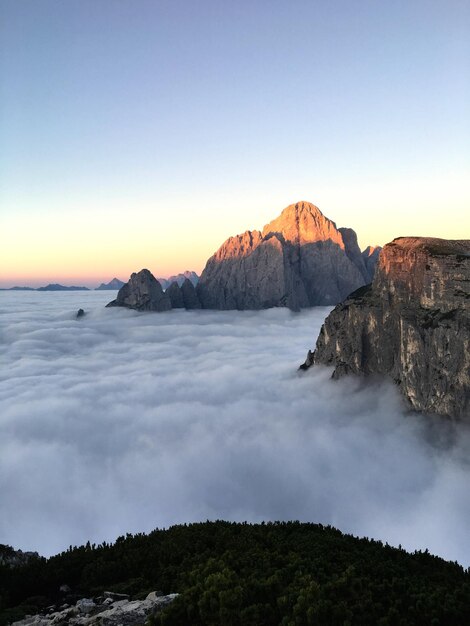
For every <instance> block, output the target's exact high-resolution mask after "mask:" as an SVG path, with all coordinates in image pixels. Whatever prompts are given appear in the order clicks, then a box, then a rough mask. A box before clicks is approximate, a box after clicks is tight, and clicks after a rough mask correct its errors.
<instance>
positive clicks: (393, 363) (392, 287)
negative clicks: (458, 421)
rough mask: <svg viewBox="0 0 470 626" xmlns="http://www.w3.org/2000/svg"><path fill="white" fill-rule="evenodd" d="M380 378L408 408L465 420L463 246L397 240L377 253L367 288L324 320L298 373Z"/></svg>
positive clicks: (468, 254) (467, 264)
mask: <svg viewBox="0 0 470 626" xmlns="http://www.w3.org/2000/svg"><path fill="white" fill-rule="evenodd" d="M315 363H323V364H326V365H333V366H334V368H335V369H334V373H333V376H334V377H336V378H338V377H340V376H343V375H345V374H350V373H352V374H362V375H369V374H382V375H386V376H389V377H391V378H392V379H393V380H394V382H395V383H396V384H397V385H399V387H400V389H401V392H402V394H403V396H404V397H405V399H406V400H407V402H408V403H409V405H410V406H411V408H413V409H415V410H417V411H424V412H429V413H437V414H441V415H447V416H450V417H459V418H470V241H469V240H465V241H464V240H459V241H446V240H442V239H431V238H418V237H403V238H399V239H395V240H394V241H393V242H392V243H389V244H388V245H386V246H385V247H384V249H383V250H382V252H381V254H380V257H379V262H378V266H377V270H376V273H375V278H374V281H373V283H372V285H369V286H367V287H363V288H361V289H359V290H358V291H356V292H355V293H353V294H351V295H350V296H349V297H348V298H347V299H346V300H345V301H344V302H342V303H341V304H339V305H338V306H337V307H336V308H335V309H334V310H333V311H332V312H331V313H330V315H329V316H328V317H327V319H326V320H325V323H324V325H323V327H322V329H321V331H320V335H319V337H318V340H317V344H316V349H315V351H314V352H313V353H309V356H308V358H307V361H306V363H305V367H308V366H310V365H312V364H315Z"/></svg>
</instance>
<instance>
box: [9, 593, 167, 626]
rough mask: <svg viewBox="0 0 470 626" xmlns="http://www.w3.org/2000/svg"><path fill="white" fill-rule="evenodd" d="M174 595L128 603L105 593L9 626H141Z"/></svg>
mask: <svg viewBox="0 0 470 626" xmlns="http://www.w3.org/2000/svg"><path fill="white" fill-rule="evenodd" d="M177 595H178V594H177V593H173V594H170V595H167V596H164V595H158V594H157V592H155V591H153V592H151V593H149V594H148V596H147V597H146V599H145V600H129V599H126V598H125V596H123V594H113V593H110V592H105V593H104V594H103V596H101V597H98V598H82V599H80V600H78V601H77V602H76V603H75V605H73V606H69V605H67V604H65V605H62V606H60V607H50V608H49V611H48V612H47V613H46V614H44V615H42V614H38V615H32V616H28V617H26V618H25V619H22V620H19V621H17V622H13V625H12V626H143V625H144V624H145V623H146V622H147V620H148V619H149V617H151V616H152V615H155V614H157V613H159V612H160V611H161V610H162V609H163V608H164V607H165V606H167V605H168V604H170V602H173V600H174V599H175V598H176V597H177ZM123 597H124V598H125V599H121V598H123Z"/></svg>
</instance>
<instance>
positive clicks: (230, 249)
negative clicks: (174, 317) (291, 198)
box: [197, 202, 372, 310]
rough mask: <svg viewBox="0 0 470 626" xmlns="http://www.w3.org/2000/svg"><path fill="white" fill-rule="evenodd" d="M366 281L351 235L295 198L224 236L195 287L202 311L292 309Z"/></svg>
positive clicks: (331, 299)
mask: <svg viewBox="0 0 470 626" xmlns="http://www.w3.org/2000/svg"><path fill="white" fill-rule="evenodd" d="M369 258H372V257H369ZM370 280H371V271H370V269H368V267H367V265H366V262H365V260H364V257H363V256H362V254H361V250H360V249H359V246H358V243H357V236H356V233H355V232H354V231H353V230H352V229H350V228H339V229H338V228H337V227H336V224H335V223H334V222H332V221H331V220H330V219H328V218H327V217H325V216H324V215H323V213H322V212H321V211H320V209H319V208H318V207H316V206H315V205H313V204H311V203H310V202H298V203H296V204H292V205H290V206H288V207H287V208H286V209H284V211H282V213H281V215H280V216H279V217H277V218H276V219H275V220H273V221H272V222H270V223H269V224H267V225H266V226H265V227H264V228H263V230H262V231H258V230H255V231H249V230H248V231H246V232H245V233H243V234H242V235H236V236H235V237H230V238H229V239H227V241H225V243H223V244H222V246H221V247H220V248H219V250H217V252H216V253H215V254H214V255H213V256H212V257H211V258H210V259H209V260H208V261H207V264H206V267H205V269H204V271H203V273H202V275H201V277H200V279H199V284H198V286H197V291H198V295H199V299H200V300H201V303H202V306H203V308H205V309H266V308H269V307H277V306H287V307H289V308H290V309H293V310H298V309H300V308H303V307H309V306H314V305H329V304H337V303H338V302H340V301H341V300H342V299H343V298H345V297H346V296H347V295H348V294H349V293H351V292H352V291H354V290H355V289H357V288H358V287H361V286H362V285H365V284H366V283H368V282H370Z"/></svg>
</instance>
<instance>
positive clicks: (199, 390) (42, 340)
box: [0, 292, 470, 565]
mask: <svg viewBox="0 0 470 626" xmlns="http://www.w3.org/2000/svg"><path fill="white" fill-rule="evenodd" d="M113 297H115V294H114V293H113V292H108V293H106V292H104V293H103V292H85V293H84V292H74V293H47V292H45V293H37V292H2V293H1V294H0V350H1V352H0V358H1V361H2V368H1V371H0V376H1V380H0V543H8V544H10V545H13V546H14V547H16V548H21V549H23V550H38V551H39V552H40V553H42V554H44V555H50V554H53V553H56V552H58V551H60V550H62V549H65V548H67V547H68V546H69V545H77V544H80V543H83V542H86V541H87V540H90V541H92V542H97V543H99V542H101V541H103V540H106V541H111V540H113V539H115V538H116V537H117V536H118V535H121V534H125V533H126V532H139V531H149V530H151V529H153V528H155V527H166V526H169V525H171V524H175V523H181V522H190V521H200V520H206V519H228V520H248V521H253V522H254V521H260V520H288V519H300V520H303V521H312V522H321V523H324V524H332V525H334V526H337V527H338V528H340V529H341V530H342V531H344V532H351V533H354V534H357V535H360V536H369V537H374V538H378V539H382V540H383V541H388V542H389V543H392V544H394V545H398V544H401V545H402V546H403V547H405V548H407V549H410V550H414V549H425V548H428V549H429V550H430V551H431V552H433V553H436V554H439V555H441V556H443V557H445V558H448V559H452V560H458V561H459V562H460V563H462V564H464V565H470V545H469V543H468V520H469V519H470V454H469V452H470V435H469V432H468V430H467V429H466V428H464V427H463V426H455V425H452V424H450V423H448V422H445V421H443V420H440V419H436V418H434V419H433V418H429V417H428V418H424V417H421V416H417V415H414V414H409V413H406V411H405V409H404V407H403V405H402V403H401V399H400V397H399V394H398V392H397V390H396V388H395V387H394V386H393V385H391V384H390V383H380V382H377V381H375V382H371V383H370V384H369V383H368V384H365V383H364V381H363V380H359V379H355V378H349V379H342V380H341V381H338V382H335V381H332V380H330V375H331V370H329V369H327V368H315V369H313V368H312V369H310V370H309V371H308V372H305V373H301V372H298V371H297V368H298V365H299V364H300V363H301V362H302V361H303V360H304V358H305V356H306V352H307V349H308V348H312V347H313V346H314V343H315V340H316V337H317V334H318V331H319V329H320V326H321V324H322V322H323V319H324V317H325V316H326V314H327V313H328V311H329V309H327V308H323V307H317V308H314V309H311V310H308V311H303V312H302V313H300V314H295V313H291V312H290V311H288V310H285V309H271V310H268V311H261V312H234V311H233V312H232V311H230V312H213V311H171V312H168V313H147V314H145V313H144V314H142V313H137V312H135V311H129V310H126V309H105V308H104V305H105V304H106V303H107V302H108V301H109V300H111V299H113ZM79 307H81V308H83V309H85V311H87V314H86V316H85V317H84V318H82V319H79V320H77V319H76V318H75V314H76V311H77V309H78V308H79Z"/></svg>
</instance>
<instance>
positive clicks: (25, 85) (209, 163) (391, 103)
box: [0, 0, 470, 286]
mask: <svg viewBox="0 0 470 626" xmlns="http://www.w3.org/2000/svg"><path fill="white" fill-rule="evenodd" d="M469 32H470V2H469V1H468V0H442V1H435V0H416V1H414V0H406V1H405V0H403V1H401V0H394V1H393V2H392V1H389V2H385V1H379V0H374V1H372V0H360V1H356V2H354V1H351V0H322V1H315V0H310V1H302V0H298V1H296V0H290V1H277V0H263V1H262V0H250V1H245V0H238V1H236V2H235V1H231V0H230V1H229V0H168V1H167V0H165V1H162V0H1V2H0V251H1V252H0V259H1V261H0V286H12V285H15V284H28V285H38V284H45V283H48V282H63V283H65V284H72V283H74V284H77V283H79V284H86V285H88V286H95V285H96V284H98V283H99V282H101V281H108V280H110V279H111V278H112V277H113V276H118V277H119V278H121V279H122V280H127V278H128V277H129V274H130V273H131V272H133V271H138V270H139V269H141V268H142V267H148V268H149V269H150V270H151V271H152V272H153V273H154V274H155V275H156V276H163V277H165V276H168V275H169V274H172V273H176V272H179V271H182V270H185V269H193V270H196V271H197V272H200V271H201V270H202V268H203V266H204V264H205V261H206V260H207V258H208V257H209V256H210V255H211V254H212V253H213V252H214V251H215V250H216V249H217V248H218V247H219V245H220V244H221V243H222V242H223V241H224V240H225V239H226V238H227V237H228V236H229V235H234V234H237V233H239V232H243V231H245V230H246V229H253V228H262V227H263V225H264V224H265V223H267V222H268V221H270V220H271V219H273V218H274V217H276V216H277V215H278V214H279V213H280V212H281V210H282V209H283V208H284V207H285V206H287V205H288V204H291V203H293V202H296V201H298V200H308V201H310V202H313V203H314V204H316V205H317V206H319V208H320V209H321V210H322V211H323V213H324V214H325V215H327V216H328V217H330V218H331V219H333V220H334V221H335V222H336V223H337V225H338V226H350V227H352V228H354V229H355V230H356V232H357V233H358V236H359V242H360V245H361V246H362V247H363V248H364V247H365V246H367V245H368V244H384V243H386V242H387V241H390V240H391V239H393V238H394V237H397V236H401V235H427V236H436V237H445V238H469V237H470V184H469V181H470V37H469Z"/></svg>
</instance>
